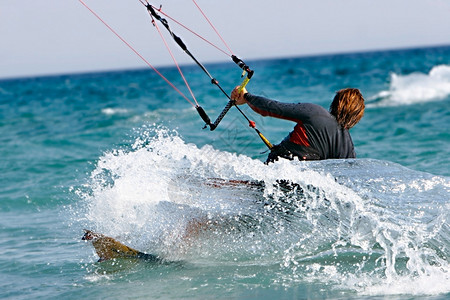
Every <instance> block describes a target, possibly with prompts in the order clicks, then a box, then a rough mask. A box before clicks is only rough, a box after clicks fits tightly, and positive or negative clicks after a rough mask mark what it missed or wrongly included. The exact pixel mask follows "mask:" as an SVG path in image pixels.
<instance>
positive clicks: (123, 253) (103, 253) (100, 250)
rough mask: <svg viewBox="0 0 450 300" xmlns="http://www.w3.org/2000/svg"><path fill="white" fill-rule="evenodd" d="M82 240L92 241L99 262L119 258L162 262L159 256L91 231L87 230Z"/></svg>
mask: <svg viewBox="0 0 450 300" xmlns="http://www.w3.org/2000/svg"><path fill="white" fill-rule="evenodd" d="M81 239H82V240H84V241H92V245H93V246H94V249H95V252H96V253H97V255H98V256H99V260H98V262H102V261H106V260H110V259H117V258H128V259H130V258H132V259H142V260H145V261H150V262H161V261H162V259H161V258H160V257H159V256H156V255H153V254H147V253H144V252H141V251H138V250H136V249H133V248H131V247H128V246H126V245H124V244H122V243H121V242H119V241H117V240H115V239H113V238H111V237H108V236H105V235H103V234H100V233H95V232H92V231H91V230H87V229H85V230H84V235H83V237H82V238H81Z"/></svg>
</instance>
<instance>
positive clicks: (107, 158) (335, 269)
mask: <svg viewBox="0 0 450 300" xmlns="http://www.w3.org/2000/svg"><path fill="white" fill-rule="evenodd" d="M449 191H450V182H449V181H448V179H447V178H443V177H437V176H432V175H430V174H424V173H418V172H414V171H412V170H409V169H406V168H403V167H401V166H398V165H395V164H392V163H387V162H383V161H376V160H339V161H338V160H336V161H334V160H330V161H322V162H299V161H296V162H290V161H284V160H281V161H279V162H276V163H275V164H271V165H268V166H266V165H264V164H263V163H262V162H260V161H257V160H253V159H251V158H249V157H247V156H245V155H235V154H232V153H228V152H223V151H219V150H217V149H214V148H213V147H211V146H208V145H207V146H204V147H201V148H198V147H196V146H195V145H192V144H186V143H185V142H184V141H183V139H182V138H181V137H180V136H179V135H178V134H177V133H176V132H174V131H169V130H167V129H164V128H144V129H143V130H142V132H141V133H140V136H139V138H137V139H136V141H135V143H134V144H133V145H132V147H131V149H128V150H114V151H111V152H109V153H105V154H104V155H103V156H102V157H100V159H99V161H98V163H97V167H96V169H95V170H94V171H93V172H92V174H91V178H90V183H89V189H88V191H85V192H81V193H80V196H81V198H82V199H83V203H84V204H85V206H86V209H85V216H84V220H83V222H84V223H85V224H86V225H85V226H87V227H89V228H92V229H94V230H97V231H99V232H102V233H104V234H107V235H110V236H113V237H115V238H118V239H120V240H121V241H122V242H124V243H127V244H129V245H130V246H132V247H133V248H136V249H139V250H141V251H145V252H150V253H158V254H161V255H164V256H165V257H167V258H168V259H172V260H183V261H189V262H190V263H191V264H198V265H201V266H205V265H206V266H210V267H214V266H218V265H221V266H232V265H235V264H238V265H239V266H240V267H239V268H230V270H233V271H232V272H238V273H239V270H242V269H245V268H246V266H247V267H248V268H250V267H252V266H255V265H256V266H271V267H270V268H268V271H267V272H265V273H264V276H269V277H270V278H271V279H270V281H271V282H272V283H271V284H280V285H284V286H294V285H295V284H297V283H298V282H308V281H320V282H324V283H326V284H327V285H329V286H333V287H334V288H336V289H343V290H348V289H350V290H354V291H356V292H358V293H360V294H369V295H384V294H404V293H406V294H425V295H427V294H439V293H448V292H449V291H450V289H449V286H450V284H449V282H450V277H449V271H450V266H449V262H448V257H449V255H450V245H449V244H448V241H449V240H450V229H449V227H448V224H449V213H448V211H449V208H450V206H449V203H448V194H449ZM273 266H277V267H273ZM269 270H270V271H269ZM241 275H242V274H235V277H239V276H241ZM430 280H432V282H433V284H432V285H431V284H430Z"/></svg>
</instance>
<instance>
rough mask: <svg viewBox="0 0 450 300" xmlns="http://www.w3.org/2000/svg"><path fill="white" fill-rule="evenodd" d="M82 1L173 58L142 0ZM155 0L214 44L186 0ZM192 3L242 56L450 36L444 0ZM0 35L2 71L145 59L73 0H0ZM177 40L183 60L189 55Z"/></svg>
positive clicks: (424, 42)
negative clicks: (25, 0) (198, 6)
mask: <svg viewBox="0 0 450 300" xmlns="http://www.w3.org/2000/svg"><path fill="white" fill-rule="evenodd" d="M84 1H85V2H86V3H87V4H88V5H89V6H90V7H91V8H92V9H94V10H95V11H96V12H97V13H98V14H99V15H100V16H101V17H102V18H103V19H104V20H105V21H106V22H107V23H108V24H109V25H110V26H111V27H113V28H114V29H115V30H116V31H117V32H118V33H119V34H120V35H122V36H123V37H124V38H125V39H126V40H127V41H128V42H129V43H130V44H132V45H133V47H135V48H136V50H137V51H139V53H141V54H142V55H143V56H144V57H145V58H146V59H147V60H148V61H149V62H150V63H151V64H153V65H155V66H162V65H171V64H172V62H171V58H170V56H169V55H168V54H167V51H166V49H165V48H164V46H163V44H162V42H161V40H160V38H159V36H158V33H157V31H156V30H155V29H154V28H153V26H152V25H151V23H150V18H149V17H148V14H147V12H146V10H145V8H144V7H143V6H142V4H140V3H139V1H138V0H126V1H105V0H84ZM116 2H117V3H116ZM151 3H152V4H153V5H155V6H159V5H160V4H162V5H163V10H164V11H165V12H166V13H167V14H169V15H171V16H172V17H174V18H176V19H177V20H179V21H181V22H183V23H184V24H186V25H187V26H189V27H192V29H194V30H195V31H196V32H198V33H200V34H202V35H205V36H207V37H208V38H210V39H211V40H212V41H213V42H215V43H217V44H218V45H220V43H221V42H220V40H218V39H217V37H216V35H215V34H214V32H213V31H212V29H211V28H210V27H209V25H208V24H207V23H206V21H205V20H204V19H203V17H202V16H201V14H200V13H199V11H198V10H197V8H196V7H195V5H194V4H193V2H192V1H191V0H160V2H154V1H151ZM197 3H198V4H199V5H200V7H201V8H202V9H203V10H204V11H205V13H206V14H207V15H208V17H210V19H211V21H212V22H213V23H214V25H215V26H216V27H217V29H218V31H219V32H220V33H221V34H222V35H223V37H224V39H225V40H226V41H227V43H228V44H229V45H230V48H231V49H232V50H233V52H234V53H235V54H237V55H238V56H240V57H241V58H243V59H255V58H269V57H286V56H303V55H316V54H325V53H342V52H354V51H367V50H377V49H396V48H408V47H416V46H432V45H450V32H449V28H450V17H449V16H450V3H449V1H446V0H423V1H419V0H377V1H375V0H351V1H350V0H323V1H321V0H315V1H304V0H284V1H283V0H282V1H267V0H221V1H217V0H197ZM171 24H173V23H171ZM172 28H173V30H174V31H175V32H176V33H177V34H178V35H179V36H181V37H182V38H183V40H184V41H185V42H186V44H187V45H188V47H189V48H190V49H191V52H193V53H194V54H195V56H196V57H198V58H199V59H200V60H201V61H202V62H215V61H225V60H227V59H229V58H227V57H226V56H225V55H224V54H222V53H221V52H219V51H217V50H216V49H214V48H212V47H210V46H208V45H207V44H205V43H204V42H203V41H201V40H199V39H197V38H195V37H194V36H192V35H191V34H190V33H188V32H186V31H184V30H183V29H182V28H179V27H177V26H176V25H175V24H173V25H172ZM0 37H1V46H0V78H11V77H21V76H35V75H47V74H62V73H73V72H89V71H97V70H116V69H128V68H141V67H142V68H145V67H146V65H145V64H144V63H143V62H142V60H140V59H139V58H138V57H137V56H136V55H135V54H134V53H133V52H132V51H130V50H129V49H128V48H127V47H126V46H125V45H124V44H123V43H122V42H121V41H120V40H119V39H118V38H117V37H116V36H114V35H113V34H112V33H111V32H110V31H108V29H107V28H106V27H105V26H104V25H103V24H102V23H100V22H99V21H98V20H97V19H96V18H95V17H94V16H93V15H92V14H91V13H90V12H89V11H88V10H87V9H86V8H85V7H84V6H82V5H81V3H80V2H79V1H78V0H69V1H68V0H65V1H61V0H47V1H28V2H23V1H22V2H21V1H10V0H0ZM173 50H174V52H175V53H176V54H177V58H178V59H179V61H180V63H190V60H189V58H188V57H186V55H183V54H182V53H180V51H179V50H178V49H177V48H176V47H175V46H174V47H173Z"/></svg>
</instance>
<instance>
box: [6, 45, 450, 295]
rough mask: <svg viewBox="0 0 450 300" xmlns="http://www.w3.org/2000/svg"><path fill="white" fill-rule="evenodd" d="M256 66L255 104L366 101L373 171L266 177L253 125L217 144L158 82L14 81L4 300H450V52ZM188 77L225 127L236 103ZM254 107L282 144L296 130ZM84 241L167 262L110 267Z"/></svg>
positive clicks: (358, 141)
mask: <svg viewBox="0 0 450 300" xmlns="http://www.w3.org/2000/svg"><path fill="white" fill-rule="evenodd" d="M247 63H248V64H249V65H250V67H251V68H252V69H254V70H255V75H254V77H253V79H252V80H251V81H250V83H249V85H248V90H249V91H251V92H252V93H255V94H261V95H265V96H267V97H271V98H275V99H278V100H280V101H292V102H313V103H317V104H319V105H323V106H324V107H328V106H329V103H330V101H331V99H332V97H333V95H334V93H335V91H337V90H339V89H341V88H345V87H357V88H359V89H361V91H362V93H363V95H364V96H365V99H366V103H367V106H366V107H367V108H366V112H365V115H364V118H363V119H362V121H361V122H360V123H359V124H358V125H357V126H356V127H355V128H353V129H352V130H351V134H352V137H353V140H354V143H355V147H356V152H357V156H358V158H357V159H352V160H327V161H317V162H298V161H296V162H290V161H284V160H281V161H279V162H277V163H274V164H271V165H264V164H263V161H264V160H265V157H266V155H267V153H262V152H264V151H265V150H266V149H265V146H264V144H263V143H262V142H261V141H260V140H259V138H258V136H256V134H255V133H254V131H253V130H252V129H251V128H249V127H248V126H247V124H246V121H245V120H244V119H243V118H242V116H241V115H240V114H239V113H238V112H237V110H236V109H234V108H233V109H232V110H231V111H230V112H229V113H228V114H227V115H226V116H225V118H224V120H223V121H222V123H221V124H220V125H219V127H218V128H217V129H216V130H215V131H213V132H211V131H209V130H208V129H205V130H202V127H203V122H202V121H201V119H200V118H199V116H198V114H197V112H196V111H195V109H194V108H193V107H192V106H190V104H189V103H188V102H186V101H185V100H184V99H183V98H181V97H180V96H179V95H178V94H177V93H176V92H174V90H173V89H172V88H170V87H169V86H167V85H166V84H165V83H164V81H162V80H161V78H159V77H158V76H157V75H156V74H155V73H154V72H153V71H152V70H149V69H148V70H147V69H143V70H129V71H120V72H107V73H93V74H72V75H62V76H52V77H40V78H21V79H10V80H2V81H0V143H1V147H0V153H1V157H2V160H1V164H0V166H1V172H0V228H1V230H0V249H2V255H1V256H0V298H2V299H44V298H45V299H55V298H64V299H80V298H87V299H123V298H127V299H174V298H182V299H230V298H231V299H254V298H256V299H326V298H329V299H423V298H427V299H448V298H450V227H449V221H450V215H449V209H450V177H449V176H450V168H449V166H450V130H449V129H450V126H449V125H450V47H436V48H421V49H408V50H396V51H378V52H370V53H354V54H341V55H327V56H315V57H300V58H285V59H271V60H256V61H248V62H247ZM207 67H208V69H209V71H210V72H211V73H212V74H213V75H214V76H215V77H216V78H217V79H218V80H219V81H220V83H221V85H222V86H223V87H224V88H225V89H226V90H229V91H231V90H232V88H233V87H234V86H236V85H238V84H239V83H240V81H241V78H240V71H239V69H237V68H236V66H235V65H234V64H233V63H221V64H212V65H208V66H207ZM183 70H184V71H185V73H186V75H187V79H188V81H189V82H190V84H191V87H192V89H193V91H194V93H195V94H196V97H197V99H198V101H199V103H200V104H201V105H202V106H203V107H204V109H205V110H206V111H207V113H208V114H209V115H210V116H211V117H212V118H215V116H217V115H218V114H219V112H220V111H221V109H222V108H223V106H224V105H225V104H226V102H227V99H225V97H224V96H223V95H221V93H220V92H219V91H218V90H217V89H216V88H215V87H214V86H212V85H211V84H209V81H208V78H206V77H205V76H204V74H203V73H202V72H201V70H199V69H198V68H197V67H195V66H185V67H183ZM161 72H162V73H163V74H164V75H165V76H166V77H168V78H169V79H170V80H171V81H173V82H174V83H175V84H176V85H177V86H178V87H179V88H180V89H182V90H183V91H184V89H183V85H182V80H181V79H180V78H179V75H178V73H177V71H176V69H174V68H163V69H161ZM242 108H243V110H244V112H245V113H247V114H248V115H249V117H250V118H251V119H252V120H254V121H255V122H256V124H257V127H258V128H259V129H260V130H261V132H263V134H264V135H265V136H266V137H267V138H268V139H269V140H270V141H271V142H272V143H278V142H279V141H281V139H282V138H283V137H284V136H285V135H286V134H287V133H288V132H289V131H290V130H292V128H293V125H294V124H292V123H290V122H288V121H282V120H275V119H271V118H262V117H260V116H258V115H255V114H254V113H253V112H252V111H251V110H250V109H248V108H246V107H242ZM279 179H285V180H288V181H290V182H292V183H295V184H296V188H294V189H293V190H289V191H285V190H284V189H283V187H282V186H280V185H279V184H277V180H279ZM228 180H244V181H258V182H263V183H264V186H265V187H264V188H261V187H259V188H258V187H255V186H249V185H233V184H224V183H226V182H227V181H228ZM204 221H211V223H212V224H213V225H210V226H207V228H205V229H204V230H201V231H199V232H196V233H190V234H187V233H186V232H187V230H188V228H189V226H191V224H192V223H193V222H194V223H195V222H204ZM84 228H88V229H91V230H94V231H97V232H100V233H104V234H106V235H109V236H112V237H114V238H116V239H118V240H120V241H122V242H124V243H125V244H127V245H130V246H132V247H134V248H136V249H139V250H141V251H144V252H147V253H154V254H157V255H160V256H161V257H163V258H164V259H165V262H164V263H160V264H154V263H147V262H142V261H133V260H116V261H107V262H103V263H97V262H96V261H97V259H98V257H97V256H96V254H95V252H94V250H93V247H92V245H90V244H89V243H86V242H84V241H81V236H82V235H83V229H84Z"/></svg>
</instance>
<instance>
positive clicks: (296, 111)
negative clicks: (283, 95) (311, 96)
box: [245, 93, 315, 122]
mask: <svg viewBox="0 0 450 300" xmlns="http://www.w3.org/2000/svg"><path fill="white" fill-rule="evenodd" d="M245 100H247V102H248V104H249V106H250V107H251V108H252V109H253V110H254V111H255V112H257V113H258V114H260V115H262V116H264V117H265V116H270V117H275V118H279V119H284V120H290V121H294V122H298V121H305V120H307V119H309V118H310V117H311V114H312V113H313V111H314V109H315V106H313V105H311V104H310V103H282V102H278V101H275V100H271V99H267V98H265V97H261V96H255V95H252V94H250V93H247V94H245Z"/></svg>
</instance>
